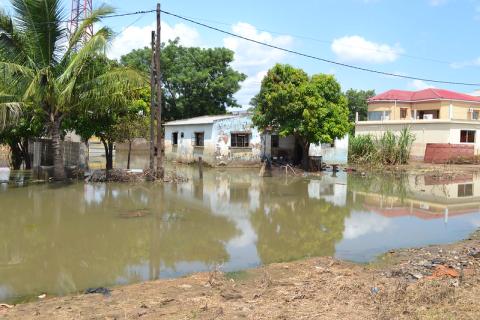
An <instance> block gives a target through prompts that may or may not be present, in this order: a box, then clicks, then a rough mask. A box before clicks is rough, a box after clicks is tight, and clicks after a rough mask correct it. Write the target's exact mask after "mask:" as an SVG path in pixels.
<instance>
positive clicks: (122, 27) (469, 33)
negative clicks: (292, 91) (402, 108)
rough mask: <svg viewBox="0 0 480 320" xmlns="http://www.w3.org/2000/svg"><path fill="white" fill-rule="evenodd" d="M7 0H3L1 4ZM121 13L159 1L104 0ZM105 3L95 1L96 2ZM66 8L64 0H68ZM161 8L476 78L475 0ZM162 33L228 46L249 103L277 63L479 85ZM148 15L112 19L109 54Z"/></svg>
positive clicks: (378, 60)
mask: <svg viewBox="0 0 480 320" xmlns="http://www.w3.org/2000/svg"><path fill="white" fill-rule="evenodd" d="M2 1H3V3H5V1H6V0H0V3H1V2H2ZM106 2H107V3H109V4H111V5H113V6H114V7H116V8H117V11H118V12H119V13H123V12H131V11H137V10H148V9H154V8H155V6H156V1H149V0H136V1H132V0H109V1H106ZM101 3H102V2H101V1H96V0H94V5H95V6H98V5H100V4H101ZM65 5H66V7H67V9H68V8H69V6H70V0H65ZM162 9H164V10H167V11H171V12H174V13H177V14H180V15H183V16H188V17H192V18H195V19H198V20H201V21H202V22H205V23H207V24H211V25H213V26H216V27H220V28H223V29H226V30H229V31H233V32H235V33H239V34H241V35H244V36H247V37H251V38H255V39H257V40H261V41H265V42H269V43H272V44H275V45H279V46H282V47H286V48H288V49H292V50H296V51H301V52H305V53H308V54H311V55H315V56H319V57H322V58H327V59H331V60H336V61H340V62H345V63H349V64H354V65H358V66H361V67H366V68H372V69H378V70H381V71H387V72H392V73H397V74H403V75H409V76H418V77H422V78H432V79H440V80H448V81H457V82H473V83H480V42H479V39H480V37H479V36H480V0H415V1H413V0H412V1H405V0H404V1H393V0H391V1H387V0H344V1H338V0H335V1H334V0H324V1H314V0H298V1H288V2H287V1H273V0H261V1H260V0H256V1H253V0H242V1H225V0H223V1H221V0H203V1H198V0H164V1H162ZM162 18H163V21H164V25H163V29H162V38H163V39H171V38H174V37H176V36H179V37H180V38H181V41H182V42H183V44H185V45H197V46H202V47H212V46H227V47H229V48H230V49H232V50H234V51H235V56H236V60H235V62H234V67H235V68H236V69H238V70H239V71H242V72H244V73H246V74H247V75H248V77H249V78H248V79H247V80H246V81H245V83H244V84H243V88H242V90H241V91H240V92H239V93H238V94H237V98H238V100H239V102H240V103H241V104H244V105H245V104H248V101H249V100H250V98H251V97H252V96H253V95H254V94H255V93H256V92H257V91H258V88H259V82H260V81H261V79H262V76H263V75H264V73H265V72H266V70H268V69H269V68H270V67H271V66H272V65H273V64H275V63H276V62H282V63H290V64H292V65H294V66H296V67H301V68H303V69H304V70H305V71H307V72H308V73H309V74H313V73H319V72H323V73H332V74H334V75H335V76H336V78H337V79H338V81H339V82H340V84H341V85H342V88H343V89H344V90H346V89H348V88H355V89H375V90H376V91H377V92H378V93H379V92H382V91H385V90H388V89H392V88H396V89H412V90H414V89H421V88H425V87H428V86H436V87H441V88H445V89H451V90H456V91H461V92H466V93H469V92H472V91H474V90H477V89H480V86H479V87H478V88H477V87H466V86H456V85H438V84H433V83H425V82H421V81H412V80H408V79H395V78H392V77H387V76H381V75H375V74H369V73H364V72H360V71H354V70H349V69H345V68H343V67H340V66H334V65H330V64H327V63H323V62H319V61H314V60H309V59H307V58H303V57H298V56H294V55H291V54H285V53H282V52H278V51H277V50H274V49H268V48H262V47H260V46H258V45H255V44H251V43H248V42H245V41H244V40H240V39H234V38H231V37H229V36H226V35H223V34H220V33H217V32H215V31H212V30H208V29H204V28H203V27H200V26H195V25H192V24H190V23H188V22H184V21H181V20H179V19H177V18H173V17H169V16H165V15H163V17H162ZM154 19H155V17H154V15H153V14H147V15H144V16H141V17H137V16H132V17H126V18H115V19H109V20H108V21H107V24H108V25H110V26H111V27H113V29H114V30H115V31H117V32H118V33H119V34H118V37H117V40H116V41H115V42H114V43H113V44H112V49H111V50H110V55H111V56H112V57H118V56H120V55H121V54H124V53H126V52H128V51H129V50H131V49H133V48H137V47H142V46H144V45H148V43H149V37H150V30H151V29H152V28H153V26H154Z"/></svg>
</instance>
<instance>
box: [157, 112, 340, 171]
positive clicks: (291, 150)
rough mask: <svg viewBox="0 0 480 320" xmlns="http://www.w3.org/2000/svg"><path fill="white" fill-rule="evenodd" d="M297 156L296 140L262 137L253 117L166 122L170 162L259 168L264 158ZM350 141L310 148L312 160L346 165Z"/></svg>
mask: <svg viewBox="0 0 480 320" xmlns="http://www.w3.org/2000/svg"><path fill="white" fill-rule="evenodd" d="M296 152H298V150H297V146H296V143H295V138H294V137H293V136H287V137H280V136H279V135H278V134H275V133H262V132H260V130H259V129H258V128H256V127H255V126H254V125H253V122H252V117H251V115H250V114H240V115H215V116H203V117H196V118H191V119H183V120H176V121H171V122H167V123H166V124H165V156H166V159H167V160H169V161H178V162H182V163H192V162H196V161H198V159H199V158H200V157H201V158H202V161H204V162H206V163H208V164H209V165H211V166H223V165H229V166H243V165H259V164H260V163H261V160H262V159H263V158H265V157H268V158H272V159H274V160H282V161H283V160H284V161H291V160H292V159H294V158H295V154H296ZM347 152H348V137H345V138H343V139H340V140H336V141H335V143H334V144H333V145H330V144H328V145H325V144H322V145H315V146H311V147H310V155H311V156H322V157H324V161H325V162H331V163H339V164H343V163H346V162H347Z"/></svg>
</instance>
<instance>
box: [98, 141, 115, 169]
mask: <svg viewBox="0 0 480 320" xmlns="http://www.w3.org/2000/svg"><path fill="white" fill-rule="evenodd" d="M100 141H102V143H103V148H104V149H105V161H106V165H105V170H107V171H109V170H112V169H113V142H110V141H107V140H105V139H103V138H100Z"/></svg>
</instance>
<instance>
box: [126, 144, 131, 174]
mask: <svg viewBox="0 0 480 320" xmlns="http://www.w3.org/2000/svg"><path fill="white" fill-rule="evenodd" d="M131 153H132V140H128V155H127V169H128V170H130V154H131Z"/></svg>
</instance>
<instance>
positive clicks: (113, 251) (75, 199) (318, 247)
mask: <svg viewBox="0 0 480 320" xmlns="http://www.w3.org/2000/svg"><path fill="white" fill-rule="evenodd" d="M178 170H180V171H182V172H183V174H185V175H187V176H189V177H190V180H189V181H188V182H187V183H184V184H178V185H175V184H168V185H165V186H160V185H156V184H135V185H123V184H87V185H85V184H82V183H78V184H71V185H68V186H62V187H55V186H53V185H32V186H28V187H24V188H11V187H7V188H4V189H5V190H4V191H0V206H1V207H0V208H1V209H0V219H1V221H2V223H1V224H0V248H1V250H0V300H5V299H14V298H15V297H23V296H29V295H36V294H39V293H41V292H48V293H50V294H65V293H68V292H73V291H79V290H83V289H84V288H86V287H91V286H101V285H104V286H109V285H114V284H122V283H132V282H138V281H141V280H147V279H156V278H158V277H175V276H180V275H183V274H187V273H190V272H195V271H202V270H208V269H209V268H212V266H213V265H217V264H219V265H222V268H223V270H226V271H229V270H238V269H242V268H247V267H252V266H256V265H259V264H262V263H270V262H277V261H287V260H292V259H299V258H302V257H308V256H324V255H336V256H338V257H341V258H345V259H352V260H356V261H368V260H370V259H372V258H374V257H375V255H377V254H379V253H381V252H383V251H385V250H389V249H392V248H397V247H405V246H419V245H426V244H431V243H440V242H447V241H453V240H457V239H460V238H462V237H465V236H466V235H467V234H468V233H469V232H471V231H472V230H474V229H475V228H476V227H478V226H479V225H480V214H479V212H480V210H479V206H480V185H479V179H478V177H476V176H473V175H468V176H456V177H453V178H449V179H441V178H438V177H434V176H402V177H381V176H367V177H362V176H347V175H346V174H343V173H339V174H338V175H337V177H332V176H331V175H328V174H327V175H325V176H322V177H314V178H303V177H296V178H292V177H274V178H259V177H258V175H257V171H256V170H240V169H230V170H225V171H222V170H206V171H205V174H204V179H203V180H199V179H197V176H198V173H197V171H196V169H195V168H193V167H179V168H178Z"/></svg>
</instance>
